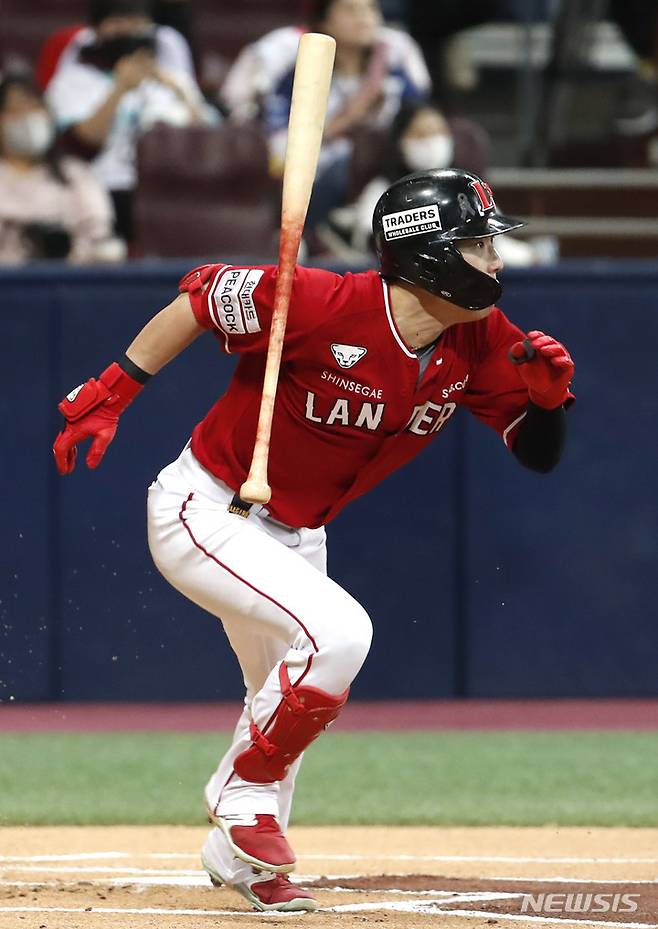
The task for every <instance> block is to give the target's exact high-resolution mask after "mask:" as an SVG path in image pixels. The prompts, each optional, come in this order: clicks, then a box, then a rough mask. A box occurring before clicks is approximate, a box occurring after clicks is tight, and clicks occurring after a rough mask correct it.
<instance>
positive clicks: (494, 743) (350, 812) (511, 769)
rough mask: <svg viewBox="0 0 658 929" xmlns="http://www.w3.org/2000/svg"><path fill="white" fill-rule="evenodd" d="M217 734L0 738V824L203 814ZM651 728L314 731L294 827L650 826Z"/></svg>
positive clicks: (656, 739)
mask: <svg viewBox="0 0 658 929" xmlns="http://www.w3.org/2000/svg"><path fill="white" fill-rule="evenodd" d="M227 744H228V736H213V735H208V734H199V733H194V734H189V735H179V734H164V733H129V734H128V733H118V734H110V733H103V734H93V735H92V734H65V735H61V734H53V735H46V734H27V735H2V736H0V823H2V824H10V823H12V824H16V823H26V824H27V823H33V824H48V823H103V824H107V823H190V824H194V823H197V824H200V823H202V822H203V806H202V799H201V797H202V788H203V785H204V784H205V781H206V779H207V777H208V775H209V773H210V772H211V771H212V770H213V768H214V766H215V763H216V760H217V758H218V757H219V755H220V754H221V752H222V751H223V749H224V748H225V747H226V745H227ZM656 771H658V734H654V733H639V732H624V733H616V732H587V733H581V732H569V733H562V732H551V733H548V732H543V733H526V732H487V733H477V732H469V733H455V732H407V733H401V734H400V733H390V734H389V733H328V734H327V735H326V736H324V737H323V738H321V739H320V740H319V741H318V742H317V743H316V744H315V745H313V746H312V747H311V749H310V750H309V752H308V753H307V757H306V760H305V763H304V766H303V770H302V772H301V774H300V777H299V782H298V790H297V794H296V803H295V817H294V820H295V822H296V823H312V824H323V823H326V824H329V823H382V824H388V823H390V824H394V823H406V824H419V825H428V824H444V825H449V824H455V825H456V824H466V825H503V824H510V825H522V824H526V825H540V824H545V823H555V824H559V825H628V826H650V825H651V826H658V804H656Z"/></svg>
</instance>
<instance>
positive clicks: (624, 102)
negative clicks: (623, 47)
mask: <svg viewBox="0 0 658 929" xmlns="http://www.w3.org/2000/svg"><path fill="white" fill-rule="evenodd" d="M609 13H610V17H611V19H613V20H615V21H616V22H617V25H618V26H619V28H620V29H621V31H622V32H623V34H624V37H625V38H626V41H627V42H628V44H629V45H630V46H631V48H632V49H633V51H634V52H635V54H636V55H637V68H636V71H635V73H634V74H632V75H631V76H630V77H629V79H628V81H627V82H626V84H625V86H624V88H623V90H622V94H621V99H620V101H619V109H618V112H617V116H616V120H615V124H616V129H617V131H618V132H619V133H620V134H621V135H628V136H647V135H651V134H652V133H654V132H655V131H656V130H657V129H658V82H657V77H658V7H657V6H656V4H655V3H646V2H645V0H610V9H609Z"/></svg>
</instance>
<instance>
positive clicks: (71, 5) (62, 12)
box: [0, 0, 88, 67]
mask: <svg viewBox="0 0 658 929" xmlns="http://www.w3.org/2000/svg"><path fill="white" fill-rule="evenodd" d="M87 6H88V4H87V2H86V0H29V2H28V3H26V2H24V0H2V4H1V6H0V20H1V23H2V28H1V29H0V60H1V61H2V64H3V66H4V67H7V66H14V65H17V64H23V65H26V66H27V65H31V66H33V65H34V63H35V62H36V60H37V58H38V55H39V51H40V49H41V46H42V44H43V42H45V40H46V39H47V38H48V37H49V36H50V35H52V33H54V32H57V31H58V30H59V29H62V28H63V27H65V26H71V25H73V24H75V23H84V22H86V18H87Z"/></svg>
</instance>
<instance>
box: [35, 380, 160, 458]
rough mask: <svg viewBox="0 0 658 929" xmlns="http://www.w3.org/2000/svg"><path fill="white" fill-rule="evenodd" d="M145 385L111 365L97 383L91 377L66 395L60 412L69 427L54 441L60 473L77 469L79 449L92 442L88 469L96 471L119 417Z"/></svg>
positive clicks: (115, 429) (88, 453) (59, 406)
mask: <svg viewBox="0 0 658 929" xmlns="http://www.w3.org/2000/svg"><path fill="white" fill-rule="evenodd" d="M141 389H142V385H141V384H139V383H137V381H135V380H134V379H133V378H132V377H130V375H128V374H126V372H125V371H124V370H123V369H122V368H120V367H119V365H118V364H116V362H115V363H114V364H111V365H110V367H109V368H107V369H106V370H105V371H103V373H102V374H101V375H100V377H99V378H98V380H96V379H95V378H93V377H92V378H90V380H88V381H86V382H85V383H84V384H80V386H79V387H76V388H75V390H72V391H71V393H70V394H67V395H66V397H64V399H63V400H62V402H61V403H60V404H59V405H58V407H57V409H58V410H59V411H60V413H61V414H62V415H63V416H64V419H65V420H66V425H65V426H64V428H63V429H62V431H61V432H60V433H59V435H58V436H57V438H56V439H55V444H54V445H53V454H54V456H55V464H56V466H57V470H58V471H59V473H60V474H70V473H71V471H73V469H74V468H75V461H76V458H77V454H78V449H77V446H78V444H79V443H80V442H83V441H84V440H85V439H92V443H91V447H90V449H89V451H88V452H87V458H86V461H87V467H89V468H97V467H98V465H99V464H100V463H101V460H102V458H103V455H104V454H105V452H106V451H107V447H108V445H109V444H110V442H111V441H112V439H113V438H114V436H115V434H116V431H117V426H118V424H119V416H120V415H121V413H122V412H123V411H124V410H125V408H126V407H127V406H128V404H129V403H130V402H131V401H132V400H133V399H134V397H136V396H137V394H138V393H139V391H140V390H141Z"/></svg>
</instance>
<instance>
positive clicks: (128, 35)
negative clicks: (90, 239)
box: [47, 0, 217, 242]
mask: <svg viewBox="0 0 658 929" xmlns="http://www.w3.org/2000/svg"><path fill="white" fill-rule="evenodd" d="M90 21H91V25H92V28H93V41H92V42H91V43H90V44H84V45H82V46H81V47H79V48H78V49H77V51H76V54H75V55H74V56H72V57H71V56H69V57H67V58H66V59H65V60H62V61H61V62H60V65H59V67H58V69H57V71H56V73H55V76H54V77H53V79H52V81H51V82H50V84H49V86H48V90H47V99H48V102H49V104H50V106H51V108H52V110H53V112H54V113H55V116H56V119H57V123H58V125H59V127H60V129H61V130H62V132H63V134H64V140H65V142H66V144H67V146H68V147H69V149H70V150H71V151H74V152H76V153H77V154H79V155H81V156H83V157H86V158H88V159H89V160H90V161H91V165H92V168H93V171H94V173H95V175H96V177H97V178H98V179H99V181H100V182H101V183H102V184H103V186H104V187H105V188H106V189H107V190H108V191H109V192H110V194H111V196H112V199H113V201H114V207H115V211H116V216H117V231H118V233H119V235H121V236H122V238H124V239H125V240H126V241H128V242H131V241H132V239H133V217H132V202H133V190H134V188H135V186H136V183H137V166H136V158H137V140H138V137H139V135H140V134H141V133H142V132H145V131H146V130H148V129H149V128H151V126H153V125H154V124H155V123H158V122H166V123H169V124H171V125H177V126H189V125H195V124H198V123H201V122H208V123H212V122H214V121H216V119H217V114H216V111H215V110H214V109H212V108H211V107H208V106H207V105H206V104H205V102H204V100H203V97H202V95H201V92H200V90H199V88H198V86H197V84H196V82H195V81H194V80H193V78H192V77H190V74H189V72H188V71H187V70H178V71H176V70H173V69H169V70H166V69H165V68H163V67H162V66H161V65H160V63H159V60H158V56H157V49H158V35H157V30H156V28H155V26H154V23H153V20H152V18H151V15H150V6H149V3H148V0H93V2H92V4H91V11H90Z"/></svg>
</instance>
